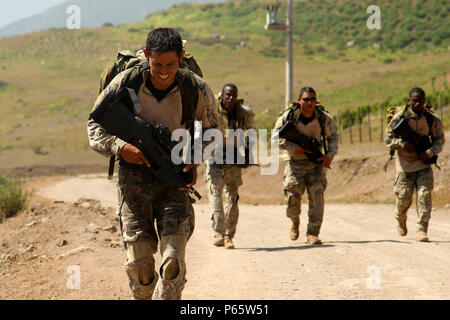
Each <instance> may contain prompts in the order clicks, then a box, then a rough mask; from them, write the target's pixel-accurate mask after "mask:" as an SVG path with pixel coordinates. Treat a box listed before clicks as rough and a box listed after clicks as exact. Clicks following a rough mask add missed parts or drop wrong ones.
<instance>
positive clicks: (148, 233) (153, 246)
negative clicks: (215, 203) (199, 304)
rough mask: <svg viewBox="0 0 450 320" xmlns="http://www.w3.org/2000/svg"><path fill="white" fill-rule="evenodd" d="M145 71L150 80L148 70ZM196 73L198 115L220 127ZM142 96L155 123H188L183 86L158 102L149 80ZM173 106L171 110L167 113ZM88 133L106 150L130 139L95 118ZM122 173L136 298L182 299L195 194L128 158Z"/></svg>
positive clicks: (115, 150)
mask: <svg viewBox="0 0 450 320" xmlns="http://www.w3.org/2000/svg"><path fill="white" fill-rule="evenodd" d="M130 71H131V70H127V71H124V72H122V73H120V74H119V75H117V76H116V77H115V78H114V79H113V80H112V81H111V83H110V84H109V85H108V87H107V88H106V89H105V90H104V91H103V92H102V94H100V96H99V97H98V99H97V101H96V103H95V106H94V108H95V107H96V106H97V105H98V104H99V103H100V102H101V100H102V98H103V96H104V95H105V93H106V92H108V91H109V90H116V91H117V90H119V89H120V88H121V87H122V86H123V84H124V83H123V81H124V79H125V77H126V75H127V74H128V72H130ZM142 76H143V77H144V80H147V79H148V76H149V75H148V72H144V73H143V75H142ZM194 78H195V80H196V81H197V83H198V85H199V101H198V104H197V108H196V112H195V115H194V116H195V119H196V120H199V121H202V126H203V128H210V127H217V125H218V122H219V120H218V116H217V112H216V111H215V99H214V94H213V93H212V91H211V89H210V88H209V86H208V85H207V84H206V82H204V81H203V80H202V79H201V78H199V77H197V76H194ZM137 96H138V99H139V102H140V104H141V107H142V112H141V113H140V114H141V116H142V117H143V118H144V119H145V120H147V121H148V122H150V123H152V124H154V125H156V124H157V123H164V124H166V125H167V126H168V127H169V129H170V131H173V130H174V129H176V128H177V127H178V128H181V127H182V126H181V125H180V123H181V122H180V119H181V114H182V112H181V110H182V104H181V102H182V101H181V98H180V89H179V88H178V87H175V88H174V89H172V91H171V92H170V93H168V95H167V96H166V97H164V98H163V99H162V100H161V101H160V102H156V98H155V97H154V96H153V95H152V93H151V92H150V91H149V90H148V89H147V88H146V87H145V81H143V84H142V85H141V88H140V89H139V91H138V94H137ZM161 105H163V107H161ZM158 108H159V109H158ZM170 108H171V109H170ZM167 109H169V110H170V111H167V112H166V113H164V110H167ZM135 112H136V110H135ZM158 112H159V114H158ZM158 116H159V118H158ZM88 134H89V141H90V144H91V147H92V148H93V149H94V150H95V151H97V152H99V153H101V154H104V155H111V154H112V155H116V156H118V155H119V154H120V150H121V148H122V147H123V146H124V145H125V144H126V142H125V141H122V140H121V139H119V138H118V137H115V136H111V135H109V134H108V133H107V132H105V130H104V129H103V128H102V127H101V126H100V125H99V124H98V123H95V122H94V121H93V120H89V121H88ZM205 146H206V145H204V147H205ZM118 178H119V182H118V200H119V202H118V214H119V217H120V225H121V231H122V236H123V241H124V244H125V248H126V249H127V259H126V263H125V271H126V274H127V277H128V279H129V287H130V290H131V294H132V296H133V298H134V299H152V298H153V299H165V300H173V299H180V298H181V292H182V290H183V288H184V284H185V282H186V278H185V275H186V263H185V248H186V243H187V241H188V240H189V238H190V236H191V235H192V232H193V230H194V210H193V207H192V203H191V198H190V197H189V195H188V193H187V191H181V190H177V189H171V188H169V187H168V186H167V185H165V184H164V183H162V182H160V181H159V180H157V179H156V178H155V176H154V175H153V174H152V173H151V172H150V170H148V169H147V168H144V167H143V166H138V165H133V164H128V163H127V162H125V160H123V159H121V161H120V167H119V174H118ZM158 243H159V247H160V254H161V261H162V265H161V268H160V269H159V272H156V271H155V260H154V258H153V256H154V254H155V253H156V252H157V249H158Z"/></svg>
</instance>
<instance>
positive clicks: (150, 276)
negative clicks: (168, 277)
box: [125, 257, 158, 286]
mask: <svg viewBox="0 0 450 320" xmlns="http://www.w3.org/2000/svg"><path fill="white" fill-rule="evenodd" d="M154 269H155V261H154V260H153V259H152V258H150V257H143V258H140V259H137V260H134V261H133V262H130V263H127V264H126V265H125V271H126V273H127V275H128V278H129V280H130V281H132V280H133V281H135V282H137V283H139V284H142V285H144V286H145V285H149V284H151V283H153V282H154V281H155V278H156V279H157V277H158V275H157V274H156V272H155V270H154Z"/></svg>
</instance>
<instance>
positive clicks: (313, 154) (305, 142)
mask: <svg viewBox="0 0 450 320" xmlns="http://www.w3.org/2000/svg"><path fill="white" fill-rule="evenodd" d="M279 137H280V138H283V139H286V140H287V141H290V142H293V143H295V144H298V145H299V146H300V147H302V148H303V149H305V150H307V151H309V152H305V155H306V156H307V157H308V159H309V160H310V161H312V162H314V163H315V164H318V165H322V163H323V160H319V159H320V158H323V157H324V154H323V153H322V151H321V143H320V142H319V141H317V140H316V139H314V138H313V137H308V136H307V135H305V134H303V133H301V132H299V131H298V130H297V128H296V127H295V125H294V123H293V122H292V121H291V120H287V121H286V123H285V124H284V125H283V126H282V127H281V128H280V131H279Z"/></svg>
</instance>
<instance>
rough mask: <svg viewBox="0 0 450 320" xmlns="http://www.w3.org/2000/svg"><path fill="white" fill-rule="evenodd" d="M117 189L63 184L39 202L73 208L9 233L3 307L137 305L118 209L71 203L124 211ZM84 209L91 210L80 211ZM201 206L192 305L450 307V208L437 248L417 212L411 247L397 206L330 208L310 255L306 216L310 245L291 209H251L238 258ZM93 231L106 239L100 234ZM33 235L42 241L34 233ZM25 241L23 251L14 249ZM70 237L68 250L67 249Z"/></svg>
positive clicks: (435, 220) (439, 222) (86, 182)
mask: <svg viewBox="0 0 450 320" xmlns="http://www.w3.org/2000/svg"><path fill="white" fill-rule="evenodd" d="M114 188H115V186H114V183H113V182H110V181H107V180H106V179H104V178H94V177H81V178H80V177H78V178H70V179H66V180H62V181H58V182H54V183H52V184H49V185H47V186H45V187H43V188H42V189H41V190H40V191H38V192H37V193H38V194H39V195H40V196H41V197H47V198H49V199H54V200H62V201H64V202H65V203H56V204H53V205H52V206H51V208H50V209H51V210H50V209H49V210H47V211H45V212H43V213H39V214H37V213H36V212H38V210H37V209H36V211H35V215H37V218H36V217H32V216H29V217H23V216H18V217H14V218H10V219H8V221H7V222H6V223H3V224H1V225H0V234H1V235H2V236H1V238H0V240H1V241H3V243H2V246H0V256H1V255H3V260H0V261H3V262H2V263H1V264H0V266H1V269H0V272H1V273H0V278H2V283H4V285H2V289H0V298H2V299H18V298H21V299H129V293H128V288H127V281H126V276H125V274H124V271H123V267H122V266H123V263H124V257H125V254H124V251H123V249H122V248H121V246H120V245H119V244H120V236H119V233H118V232H115V233H111V232H110V231H105V230H108V226H110V225H111V224H112V225H114V224H116V223H117V221H115V216H114V209H112V208H111V209H109V211H107V212H106V213H105V212H103V211H101V210H100V211H98V210H92V206H91V207H90V208H89V204H88V205H85V203H84V204H83V203H82V202H80V201H78V203H76V204H75V205H72V204H71V203H72V202H76V201H77V200H78V199H79V198H95V199H98V200H100V201H101V203H102V205H103V206H106V207H114V206H115V198H114V196H115V193H114V190H115V189H114ZM80 203H81V204H80ZM68 206H70V208H71V209H70V210H69V209H68V208H67V207H68ZM83 207H84V208H86V210H84V211H74V210H75V209H76V210H81V209H83ZM194 207H195V210H196V230H195V232H194V234H193V236H192V238H191V240H190V241H189V244H188V249H187V257H186V260H187V268H188V273H187V279H188V282H187V284H186V287H185V290H184V293H183V299H225V300H227V299H279V300H284V299H389V300H390V299H449V298H450V281H449V280H450V279H449V270H450V210H448V209H439V210H434V211H433V213H432V219H431V223H430V230H429V236H430V239H431V240H432V242H430V243H418V242H416V241H415V240H414V236H415V232H414V230H415V212H414V210H413V209H414V208H413V209H412V210H411V211H410V214H409V217H410V218H409V221H408V229H409V230H410V232H409V234H408V235H407V236H406V237H404V238H402V237H400V236H399V235H398V234H397V232H396V230H395V224H394V220H393V206H392V205H362V204H348V205H344V204H327V205H326V208H325V219H324V223H323V226H322V231H321V238H322V240H323V241H324V244H323V245H322V246H309V245H306V244H305V235H304V233H305V226H306V224H307V214H306V212H307V208H306V207H303V213H302V216H301V227H300V228H301V236H300V239H299V240H297V241H291V240H290V239H289V233H288V230H289V226H290V225H289V220H288V219H287V218H286V217H285V207H284V206H261V205H244V204H242V205H241V206H240V220H239V224H238V230H237V235H236V237H235V239H234V240H235V244H236V249H234V250H226V249H224V248H216V247H214V246H213V245H212V232H211V227H210V217H209V213H208V204H207V202H206V201H202V202H200V203H199V204H195V205H194ZM98 212H100V213H101V214H98ZM30 221H35V222H36V223H35V224H36V225H33V224H32V223H30ZM93 224H94V226H95V224H96V225H97V227H98V230H99V231H98V232H96V233H95V232H94V233H92V230H90V228H92V225H93ZM33 228H36V229H34V230H35V232H34V233H33V232H31V233H29V232H24V231H27V230H32V229H33ZM39 228H41V229H39ZM61 229H64V230H61ZM39 230H42V231H40V232H39ZM89 230H90V231H89ZM23 234H27V237H29V238H26V237H25V238H24V237H23V236H21V235H23ZM7 235H9V236H7ZM15 238H17V239H21V240H20V241H22V242H23V243H21V244H20V245H19V244H17V243H13V240H12V239H15ZM62 238H64V239H67V240H68V244H67V245H65V246H59V244H58V241H61V239H62ZM30 243H31V245H34V246H35V249H33V250H31V251H32V252H34V253H38V254H35V255H34V256H31V254H29V256H27V254H28V253H24V252H27V250H29V249H30ZM5 244H6V245H5ZM14 251H15V252H19V255H18V258H17V259H16V260H15V262H14V260H13V261H12V262H11V261H9V262H8V263H5V261H7V260H5V257H4V256H5V254H7V253H8V252H14ZM21 253H23V254H21ZM10 260H11V259H10ZM158 262H159V260H158ZM73 265H75V266H78V267H79V269H80V274H81V283H80V287H79V288H75V289H73V288H72V289H70V288H68V285H67V283H68V281H69V280H68V279H69V277H70V276H71V273H70V270H69V269H68V268H69V267H70V266H73Z"/></svg>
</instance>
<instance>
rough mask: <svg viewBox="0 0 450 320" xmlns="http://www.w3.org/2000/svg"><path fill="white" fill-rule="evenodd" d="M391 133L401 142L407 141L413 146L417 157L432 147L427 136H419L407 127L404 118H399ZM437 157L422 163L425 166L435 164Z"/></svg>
mask: <svg viewBox="0 0 450 320" xmlns="http://www.w3.org/2000/svg"><path fill="white" fill-rule="evenodd" d="M392 131H394V133H395V134H396V135H398V136H399V137H400V138H402V140H404V141H407V142H409V143H411V144H413V145H414V147H415V148H416V153H417V155H420V154H422V153H423V152H425V151H427V150H428V149H429V148H431V146H432V142H431V140H430V137H429V136H421V135H420V134H418V133H417V132H415V131H414V130H413V129H411V127H410V126H409V125H408V121H407V120H406V118H405V117H401V118H400V120H399V121H398V122H397V123H396V124H395V126H394V127H393V128H392ZM437 158H438V156H436V155H435V156H433V157H431V158H428V160H426V161H424V163H425V164H436V162H437Z"/></svg>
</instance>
